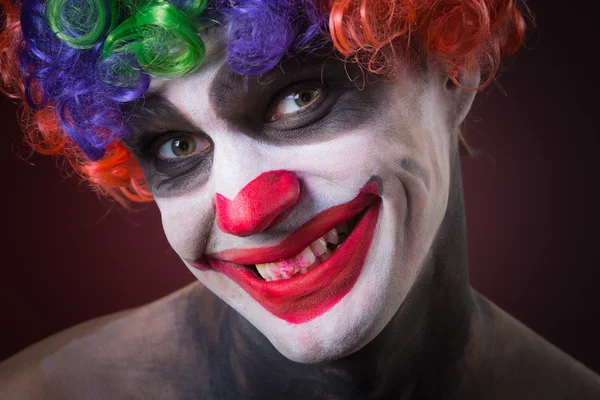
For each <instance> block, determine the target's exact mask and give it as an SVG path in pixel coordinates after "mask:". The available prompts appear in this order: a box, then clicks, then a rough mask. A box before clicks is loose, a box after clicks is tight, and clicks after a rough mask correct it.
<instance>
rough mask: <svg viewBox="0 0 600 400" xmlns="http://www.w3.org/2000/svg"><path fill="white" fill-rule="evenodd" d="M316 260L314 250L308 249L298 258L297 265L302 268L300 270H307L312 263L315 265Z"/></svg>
mask: <svg viewBox="0 0 600 400" xmlns="http://www.w3.org/2000/svg"><path fill="white" fill-rule="evenodd" d="M315 259H316V257H315V255H314V254H313V252H312V250H311V249H310V247H307V248H305V249H304V250H302V253H300V254H298V255H297V256H296V264H298V267H300V269H302V268H306V267H308V266H310V265H311V264H312V263H314V262H315Z"/></svg>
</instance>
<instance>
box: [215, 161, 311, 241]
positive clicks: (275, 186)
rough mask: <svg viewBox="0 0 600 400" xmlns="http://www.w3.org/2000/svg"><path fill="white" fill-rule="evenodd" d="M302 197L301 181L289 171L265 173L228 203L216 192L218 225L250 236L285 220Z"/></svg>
mask: <svg viewBox="0 0 600 400" xmlns="http://www.w3.org/2000/svg"><path fill="white" fill-rule="evenodd" d="M299 196H300V182H298V179H297V178H296V177H295V176H294V174H292V173H291V172H289V171H284V170H280V171H268V172H263V173H262V174H260V175H259V176H258V177H256V178H255V179H254V180H252V181H250V182H249V183H248V184H247V185H246V186H244V187H243V188H242V190H240V192H239V193H238V194H237V196H235V199H233V200H229V199H228V198H226V197H225V196H223V195H221V194H219V193H217V195H216V204H215V208H216V211H217V225H218V226H219V229H221V230H222V231H223V232H225V233H230V234H232V235H236V236H250V235H254V234H255V233H259V232H263V231H265V230H267V229H268V228H270V227H271V226H274V225H276V224H278V223H279V222H281V221H283V220H284V219H285V218H286V217H287V216H288V215H289V214H290V212H291V211H292V206H293V205H294V204H295V203H296V202H297V201H298V197H299Z"/></svg>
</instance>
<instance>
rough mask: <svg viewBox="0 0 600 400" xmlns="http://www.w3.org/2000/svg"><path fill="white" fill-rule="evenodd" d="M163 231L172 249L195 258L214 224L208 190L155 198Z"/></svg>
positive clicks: (199, 254) (200, 251)
mask: <svg viewBox="0 0 600 400" xmlns="http://www.w3.org/2000/svg"><path fill="white" fill-rule="evenodd" d="M156 203H157V205H158V208H159V209H160V213H161V217H162V224H163V230H164V232H165V235H166V237H167V240H168V241H169V244H170V245H171V247H172V248H173V250H175V252H176V253H177V254H178V255H179V256H180V257H183V258H186V259H197V258H199V257H200V256H201V255H202V253H203V251H204V248H205V247H206V243H207V241H208V237H209V234H210V231H211V229H212V226H213V223H214V210H213V208H212V203H211V196H210V193H209V191H208V190H203V191H201V192H198V193H194V194H191V195H187V196H184V197H176V198H166V199H157V200H156Z"/></svg>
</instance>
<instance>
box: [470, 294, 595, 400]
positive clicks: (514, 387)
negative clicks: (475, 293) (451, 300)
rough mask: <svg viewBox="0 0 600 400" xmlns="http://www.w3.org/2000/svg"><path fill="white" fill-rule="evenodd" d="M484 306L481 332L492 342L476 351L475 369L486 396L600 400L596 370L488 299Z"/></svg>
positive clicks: (481, 303)
mask: <svg viewBox="0 0 600 400" xmlns="http://www.w3.org/2000/svg"><path fill="white" fill-rule="evenodd" d="M480 307H481V308H482V309H484V311H483V314H485V315H486V317H485V324H483V325H484V326H483V327H482V328H481V332H480V334H481V335H485V336H487V337H488V338H489V340H487V341H484V340H481V341H480V342H481V343H484V342H486V344H485V345H484V346H481V347H479V349H477V350H475V351H473V353H472V354H471V359H472V360H475V362H474V363H473V364H472V365H470V366H469V369H471V370H474V371H475V372H474V371H472V372H474V373H473V374H470V375H471V376H476V377H477V380H478V381H479V382H477V385H474V386H473V387H478V386H479V388H485V390H484V392H485V398H488V399H511V400H516V399H547V400H554V399H557V400H558V399H579V400H588V399H589V400H592V399H600V377H599V376H598V375H597V374H596V373H595V372H593V371H592V370H590V369H588V368H587V367H586V366H584V365H583V364H581V363H580V362H578V361H577V360H575V359H573V358H572V357H571V356H569V355H568V354H566V353H565V352H563V351H562V350H560V349H559V348H557V347H556V346H554V345H552V344H551V343H549V342H548V341H546V340H545V339H544V338H542V337H541V336H539V335H538V334H536V333H535V332H533V331H532V330H531V329H529V328H528V327H526V326H525V325H523V324H522V323H521V322H519V321H517V320H516V319H515V318H513V317H512V316H510V315H509V314H507V313H506V312H505V311H503V310H502V309H500V308H499V307H497V306H496V305H494V304H493V303H491V302H489V301H487V300H486V299H483V298H482V299H481V301H480ZM476 335H477V333H476ZM471 383H473V382H471ZM480 394H482V393H481V392H480Z"/></svg>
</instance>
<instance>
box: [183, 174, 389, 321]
mask: <svg viewBox="0 0 600 400" xmlns="http://www.w3.org/2000/svg"><path fill="white" fill-rule="evenodd" d="M378 192H379V185H378V183H377V182H376V181H372V182H370V183H369V184H367V185H366V186H365V187H364V188H363V189H362V190H361V191H360V193H359V194H358V195H357V196H356V197H355V198H354V199H352V200H351V201H349V202H348V203H345V204H341V205H338V206H334V207H331V208H329V209H327V210H325V211H323V212H321V213H319V214H318V215H316V216H315V217H313V218H312V219H311V220H310V221H308V222H307V223H305V224H304V225H302V226H301V227H300V228H299V229H298V230H297V231H295V232H294V233H292V234H291V235H290V236H288V237H287V238H286V239H285V240H283V241H282V242H281V243H280V244H278V245H276V246H270V247H263V248H255V249H230V250H224V251H221V252H218V253H214V254H209V255H207V256H206V257H205V259H204V258H203V259H200V260H197V261H194V262H191V264H192V265H193V266H194V267H196V268H198V269H200V270H206V269H208V268H212V269H213V270H215V271H218V272H220V273H222V274H224V275H226V276H227V277H229V278H230V279H231V280H233V281H234V282H235V283H237V284H238V285H239V286H240V287H241V288H242V289H244V290H245V291H246V293H248V294H249V295H250V296H252V298H253V299H255V300H256V301H257V302H258V303H260V304H261V305H262V306H263V307H264V308H265V309H266V310H267V311H269V312H271V313H272V314H273V315H275V316H277V317H279V318H281V319H284V320H285V321H287V322H290V323H294V324H299V323H303V322H307V321H310V320H312V319H314V318H316V317H318V316H319V315H321V314H323V313H324V312H326V311H327V310H329V309H330V308H331V307H333V306H334V305H335V304H336V303H337V302H339V301H340V300H341V299H342V298H343V297H344V296H345V295H346V294H347V293H348V292H349V291H350V289H352V287H353V286H354V284H355V283H356V280H357V279H358V277H359V275H360V273H361V271H362V268H363V265H364V262H365V259H366V257H367V254H368V252H369V248H370V246H371V242H372V239H373V235H374V233H375V226H376V225H377V219H378V216H379V208H380V205H381V198H380V197H379V196H378V195H377V193H378ZM365 210H366V211H365ZM363 211H365V213H364V215H363V216H362V218H361V219H360V220H359V221H358V223H357V225H356V226H355V228H354V230H353V231H352V232H351V233H350V235H349V236H348V238H347V239H346V241H345V242H344V243H342V244H341V245H340V246H339V247H338V248H337V249H336V250H335V251H334V252H333V254H332V255H331V257H329V258H328V259H327V260H326V261H325V262H323V263H321V264H319V265H317V266H316V267H315V268H313V269H312V270H310V271H308V272H307V273H305V274H302V275H298V276H296V277H293V278H290V279H284V280H279V281H268V282H267V281H264V280H262V279H260V278H258V277H257V276H256V275H255V274H254V272H253V271H251V270H250V269H249V268H247V267H245V266H243V265H241V264H260V263H267V262H275V261H278V260H281V259H284V258H288V257H292V256H295V255H296V254H298V253H300V252H301V251H302V250H303V249H305V248H306V247H307V246H308V245H309V244H310V243H312V242H313V241H315V240H316V239H317V238H319V237H321V236H324V235H325V234H326V233H327V232H329V231H330V230H331V229H333V228H334V227H335V226H337V225H339V224H341V223H343V222H345V221H348V220H350V219H352V218H354V217H356V216H357V215H359V214H360V213H361V212H363ZM207 262H208V265H207Z"/></svg>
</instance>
